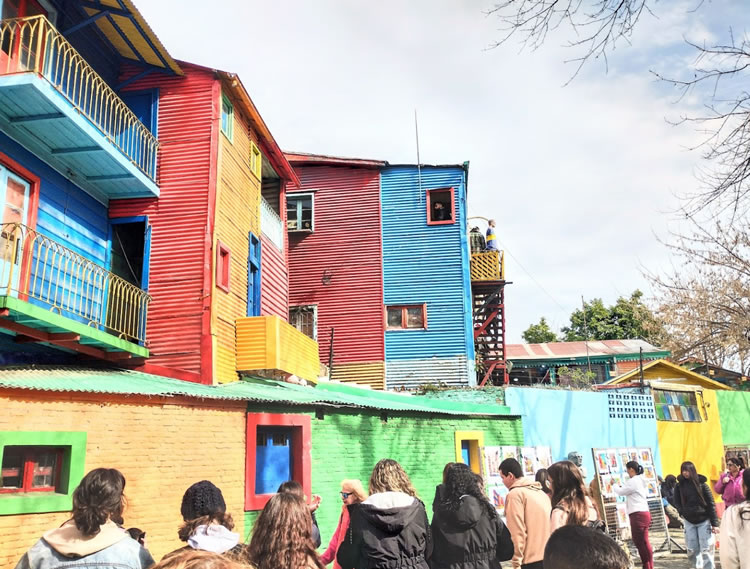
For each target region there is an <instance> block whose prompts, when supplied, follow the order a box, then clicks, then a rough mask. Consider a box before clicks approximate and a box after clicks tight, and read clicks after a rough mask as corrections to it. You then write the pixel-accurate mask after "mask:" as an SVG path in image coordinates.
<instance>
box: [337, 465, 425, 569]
mask: <svg viewBox="0 0 750 569" xmlns="http://www.w3.org/2000/svg"><path fill="white" fill-rule="evenodd" d="M347 508H348V509H349V530H348V531H347V533H346V536H345V537H344V540H343V542H342V543H341V545H339V551H338V554H337V555H336V561H338V563H339V565H341V567H342V569H407V568H408V569H429V565H428V563H427V562H428V560H429V559H430V555H431V554H432V539H431V534H430V524H429V521H428V520H427V512H426V510H425V507H424V504H423V503H422V501H421V500H420V499H419V498H418V497H417V491H416V490H414V486H412V483H411V480H409V477H408V476H407V474H406V472H404V469H403V468H402V467H401V465H400V464H399V463H398V462H396V461H395V460H393V459H390V458H384V459H382V460H381V461H379V462H378V463H377V464H376V465H375V468H374V469H373V471H372V475H371V476H370V496H369V498H367V500H365V501H364V502H362V503H361V504H352V505H350V506H347Z"/></svg>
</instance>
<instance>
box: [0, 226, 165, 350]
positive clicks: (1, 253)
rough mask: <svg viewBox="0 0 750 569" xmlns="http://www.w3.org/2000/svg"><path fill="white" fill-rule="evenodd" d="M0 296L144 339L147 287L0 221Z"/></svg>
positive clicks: (128, 337) (135, 339)
mask: <svg viewBox="0 0 750 569" xmlns="http://www.w3.org/2000/svg"><path fill="white" fill-rule="evenodd" d="M0 296H14V297H17V298H19V299H21V300H25V301H27V302H30V303H32V304H36V305H38V306H43V307H46V308H49V310H51V311H53V312H56V313H58V314H60V315H62V316H66V317H68V318H72V319H74V320H78V321H80V322H84V323H85V324H87V325H89V326H93V327H95V328H97V329H101V330H104V331H106V332H109V333H111V334H115V335H117V336H119V337H120V338H123V339H126V340H128V341H131V342H138V343H141V344H144V343H145V342H146V317H147V315H148V306H149V303H150V302H151V297H150V296H149V294H148V293H147V292H145V291H143V290H141V289H140V288H138V287H137V286H135V285H133V284H131V283H129V282H127V281H126V280H124V279H122V278H121V277H118V276H117V275H115V274H114V273H111V272H109V271H107V270H105V269H104V268H103V267H101V266H99V265H97V264H96V263H94V262H93V261H90V260H89V259H86V258H85V257H82V256H81V255H79V254H78V253H76V252H75V251H72V250H71V249H68V248H67V247H65V246H63V245H61V244H60V243H57V242H56V241H54V240H52V239H50V238H49V237H47V236H45V235H42V234H41V233H38V232H37V231H35V230H33V229H30V228H28V227H26V226H25V225H21V224H19V223H4V224H1V225H0Z"/></svg>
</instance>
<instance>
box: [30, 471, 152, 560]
mask: <svg viewBox="0 0 750 569" xmlns="http://www.w3.org/2000/svg"><path fill="white" fill-rule="evenodd" d="M124 490H125V477H124V476H123V475H122V473H121V472H120V471H119V470H116V469H114V468H96V469H94V470H92V471H91V472H89V473H88V474H87V475H86V476H84V477H83V480H81V483H80V484H79V485H78V487H77V488H76V489H75V490H74V491H73V513H72V517H71V519H69V520H68V521H66V522H65V523H64V524H63V525H61V526H60V527H59V528H55V529H52V530H50V531H48V532H46V533H45V534H44V535H43V536H42V538H41V539H40V540H39V541H37V542H36V544H34V546H33V547H32V548H31V549H30V550H29V551H27V552H26V553H25V554H24V556H23V557H21V560H20V561H19V562H18V564H17V565H16V569H54V568H57V567H66V568H67V569H87V568H94V567H117V568H119V569H148V568H149V567H151V566H152V565H153V564H154V559H153V557H151V554H150V553H149V552H148V550H146V548H144V547H143V546H142V545H141V544H140V543H138V542H137V541H135V540H134V539H131V538H130V534H129V533H127V532H126V531H125V530H124V529H122V528H121V527H119V525H118V524H120V523H122V512H123V509H124V507H125V497H124V495H123V491H124Z"/></svg>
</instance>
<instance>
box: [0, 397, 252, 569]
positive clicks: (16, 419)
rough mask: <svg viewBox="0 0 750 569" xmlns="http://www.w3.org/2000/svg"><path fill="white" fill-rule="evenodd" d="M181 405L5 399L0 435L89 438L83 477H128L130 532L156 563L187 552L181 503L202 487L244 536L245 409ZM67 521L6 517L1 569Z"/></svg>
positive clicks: (0, 532) (1, 520) (1, 526)
mask: <svg viewBox="0 0 750 569" xmlns="http://www.w3.org/2000/svg"><path fill="white" fill-rule="evenodd" d="M105 399H106V400H105ZM176 403H179V401H178V400H176V399H173V398H157V397H155V398H151V399H146V398H144V397H122V396H111V395H108V396H105V397H104V398H103V397H102V396H99V398H98V399H97V398H96V397H95V396H93V395H92V396H88V395H85V394H81V395H78V394H76V395H73V394H49V393H34V392H25V393H19V394H17V395H16V396H12V395H11V396H7V394H4V395H3V396H1V397H0V409H2V412H0V431H86V432H87V433H88V441H87V448H86V465H85V472H88V471H89V470H91V469H93V468H99V467H108V468H117V469H119V470H121V471H122V473H123V474H124V475H125V478H126V481H127V485H126V487H125V495H126V497H127V500H128V507H127V509H126V510H125V514H124V518H125V524H126V527H133V526H137V527H139V528H141V529H143V530H145V531H146V533H147V543H148V547H149V550H150V551H151V554H152V555H153V556H154V558H155V559H156V560H157V561H158V560H159V559H160V558H161V557H162V556H163V555H164V554H165V553H168V552H169V551H172V550H173V549H175V548H177V547H181V546H182V545H184V544H182V542H180V541H179V539H178V538H177V529H178V527H179V525H180V523H181V522H182V517H181V516H180V504H181V502H182V495H183V494H184V492H185V490H186V489H187V488H188V486H190V485H191V484H193V483H194V482H197V481H199V480H203V479H208V480H211V481H212V482H213V483H214V484H216V485H217V486H218V487H219V488H221V490H222V492H223V494H224V499H225V501H226V503H227V510H228V511H229V512H230V513H232V515H233V517H234V520H235V523H236V524H237V527H236V528H235V530H236V531H238V532H239V533H240V534H241V535H244V528H243V527H242V526H243V523H244V522H243V519H244V515H243V512H244V488H245V424H246V419H245V409H246V406H245V404H244V403H242V402H238V403H234V402H221V403H220V404H215V403H207V404H204V405H200V406H199V405H196V404H195V402H194V401H188V400H182V404H176ZM0 499H2V498H1V497H0ZM68 517H69V514H67V513H64V512H60V513H51V514H27V515H10V516H0V536H2V538H1V539H2V545H1V546H0V569H12V568H13V567H15V564H16V562H17V561H18V559H19V558H20V557H21V556H22V555H23V553H24V552H25V551H26V550H27V549H28V548H29V547H31V546H32V545H33V544H34V543H35V542H36V541H37V539H39V537H40V536H41V535H42V533H44V532H45V531H47V530H49V529H52V528H54V527H57V526H59V525H60V524H61V523H63V522H64V521H65V520H66V519H68Z"/></svg>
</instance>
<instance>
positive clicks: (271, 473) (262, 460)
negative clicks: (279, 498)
mask: <svg viewBox="0 0 750 569" xmlns="http://www.w3.org/2000/svg"><path fill="white" fill-rule="evenodd" d="M291 479H292V431H291V429H288V428H284V427H264V428H258V434H257V443H256V447H255V493H256V494H273V493H275V492H276V489H277V488H278V487H279V485H280V484H281V483H282V482H286V481H287V480H291Z"/></svg>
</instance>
